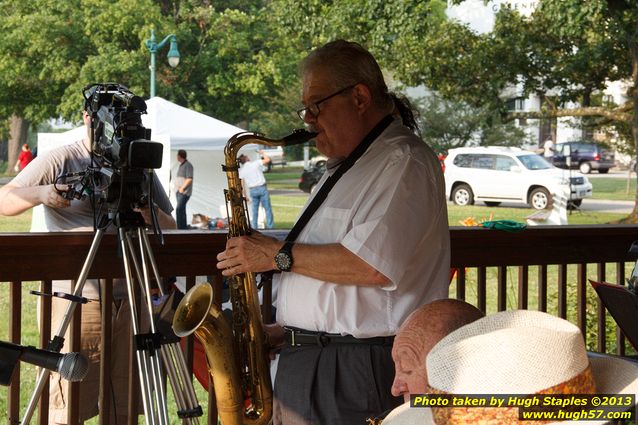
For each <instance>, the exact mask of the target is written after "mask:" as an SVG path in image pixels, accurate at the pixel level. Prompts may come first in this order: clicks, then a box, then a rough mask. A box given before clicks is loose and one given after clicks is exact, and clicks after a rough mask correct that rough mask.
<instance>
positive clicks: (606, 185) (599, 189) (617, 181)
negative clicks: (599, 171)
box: [585, 175, 636, 202]
mask: <svg viewBox="0 0 638 425" xmlns="http://www.w3.org/2000/svg"><path fill="white" fill-rule="evenodd" d="M588 179H589V181H590V182H591V184H592V186H593V189H592V198H594V199H609V200H613V201H634V200H635V199H636V177H635V176H634V175H632V177H631V178H630V179H629V180H628V179H627V177H626V176H625V178H620V177H618V178H610V177H592V176H589V177H588ZM585 202H587V201H585Z"/></svg>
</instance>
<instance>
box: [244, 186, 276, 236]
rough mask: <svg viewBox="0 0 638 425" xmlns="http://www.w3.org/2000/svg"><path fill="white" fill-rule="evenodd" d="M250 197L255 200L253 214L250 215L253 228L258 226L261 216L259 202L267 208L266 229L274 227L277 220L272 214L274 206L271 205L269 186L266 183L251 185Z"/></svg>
mask: <svg viewBox="0 0 638 425" xmlns="http://www.w3.org/2000/svg"><path fill="white" fill-rule="evenodd" d="M249 192H250V199H252V202H253V208H252V210H253V211H252V216H251V217H250V221H251V223H250V225H251V226H252V228H253V229H256V228H257V219H258V218H259V204H260V203H261V205H263V206H264V209H265V210H266V229H272V227H273V226H274V224H275V221H274V219H273V216H272V207H271V206H270V195H269V194H268V188H267V187H266V185H265V184H264V185H261V186H257V187H251V188H250V189H249Z"/></svg>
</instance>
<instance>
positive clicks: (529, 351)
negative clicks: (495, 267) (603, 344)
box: [383, 310, 638, 425]
mask: <svg viewBox="0 0 638 425" xmlns="http://www.w3.org/2000/svg"><path fill="white" fill-rule="evenodd" d="M426 362H427V370H428V380H429V388H428V389H429V391H428V392H429V393H434V394H450V395H453V394H482V395H497V394H630V395H632V394H633V395H636V394H638V366H636V365H635V364H633V363H631V362H628V361H625V360H622V359H619V358H613V357H600V358H592V359H590V358H588V356H587V351H586V348H585V344H584V341H583V338H582V335H581V333H580V329H579V328H578V327H576V326H574V325H573V324H571V323H570V322H568V321H566V320H563V319H560V318H558V317H555V316H552V315H549V314H547V313H542V312H538V311H529V310H513V311H506V312H501V313H496V314H492V315H489V316H486V317H484V318H482V319H480V320H477V321H475V322H473V323H471V324H469V325H466V326H463V327H462V328H460V329H458V330H456V331H454V332H452V333H451V334H449V335H448V336H446V337H445V338H443V339H442V340H441V341H440V342H439V343H438V344H437V345H435V346H434V348H432V351H430V353H429V354H428V356H427V361H426ZM570 422H571V423H574V421H570ZM479 423H480V424H482V425H496V424H518V423H528V424H536V425H541V424H545V423H547V422H542V421H529V422H519V421H518V408H517V407H501V408H495V407H469V408H464V407H460V408H455V407H433V408H424V407H419V408H416V407H410V406H409V403H406V404H404V405H402V406H400V407H398V408H397V409H395V410H393V411H392V412H391V413H390V414H389V415H388V417H386V419H385V420H384V421H383V425H408V424H409V425H417V424H418V425H421V424H424V425H434V424H436V425H443V424H451V425H461V424H463V425H465V424H479ZM554 423H556V422H554ZM561 423H564V422H561ZM576 423H581V422H576ZM582 423H586V424H589V425H594V424H602V423H605V421H586V422H582Z"/></svg>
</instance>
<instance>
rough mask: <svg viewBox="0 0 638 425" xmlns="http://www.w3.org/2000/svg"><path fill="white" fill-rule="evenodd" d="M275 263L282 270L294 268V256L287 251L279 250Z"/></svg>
mask: <svg viewBox="0 0 638 425" xmlns="http://www.w3.org/2000/svg"><path fill="white" fill-rule="evenodd" d="M275 263H276V264H277V268H278V269H279V270H281V271H282V272H287V271H289V270H290V269H291V268H292V258H291V257H290V255H289V254H288V253H287V252H278V253H277V255H275Z"/></svg>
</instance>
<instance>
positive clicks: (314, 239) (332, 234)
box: [302, 207, 352, 243]
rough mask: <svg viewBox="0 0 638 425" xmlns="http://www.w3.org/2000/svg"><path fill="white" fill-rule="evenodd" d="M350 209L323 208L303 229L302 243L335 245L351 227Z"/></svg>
mask: <svg viewBox="0 0 638 425" xmlns="http://www.w3.org/2000/svg"><path fill="white" fill-rule="evenodd" d="M350 214H351V209H349V208H334V207H324V208H321V209H320V210H319V211H317V212H316V213H315V215H314V216H313V217H312V219H311V220H310V222H309V223H308V224H307V225H306V228H305V229H304V234H303V235H302V238H303V239H302V241H303V242H309V243H335V242H340V241H341V240H343V238H344V237H345V235H346V233H347V232H348V229H350V228H351V227H352V223H351V221H352V220H351V216H350Z"/></svg>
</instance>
